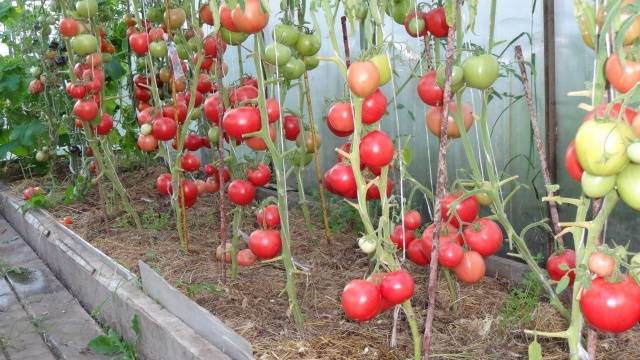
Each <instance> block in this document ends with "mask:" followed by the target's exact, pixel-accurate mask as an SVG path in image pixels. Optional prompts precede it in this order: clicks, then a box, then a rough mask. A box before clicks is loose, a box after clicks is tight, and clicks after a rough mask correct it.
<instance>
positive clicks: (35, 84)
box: [28, 79, 44, 95]
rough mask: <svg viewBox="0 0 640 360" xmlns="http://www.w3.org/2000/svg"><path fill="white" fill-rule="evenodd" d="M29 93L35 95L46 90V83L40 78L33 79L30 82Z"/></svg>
mask: <svg viewBox="0 0 640 360" xmlns="http://www.w3.org/2000/svg"><path fill="white" fill-rule="evenodd" d="M28 91H29V94H31V95H35V94H39V93H41V92H43V91H44V84H43V83H42V81H40V80H39V79H33V80H31V82H29V88H28Z"/></svg>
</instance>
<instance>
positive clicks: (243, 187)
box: [227, 180, 257, 255]
mask: <svg viewBox="0 0 640 360" xmlns="http://www.w3.org/2000/svg"><path fill="white" fill-rule="evenodd" d="M227 192H228V194H229V201H231V202H232V203H234V204H236V205H240V206H244V205H249V204H250V203H251V202H252V201H253V199H254V198H255V196H256V187H255V186H253V184H252V183H251V182H249V181H247V180H233V181H232V182H230V183H229V187H228V188H227ZM254 252H255V251H254ZM256 255H257V253H256Z"/></svg>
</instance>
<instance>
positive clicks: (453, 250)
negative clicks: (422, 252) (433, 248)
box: [438, 242, 464, 269]
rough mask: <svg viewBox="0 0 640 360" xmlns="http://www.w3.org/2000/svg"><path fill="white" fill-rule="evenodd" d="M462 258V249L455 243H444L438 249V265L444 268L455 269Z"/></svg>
mask: <svg viewBox="0 0 640 360" xmlns="http://www.w3.org/2000/svg"><path fill="white" fill-rule="evenodd" d="M463 258H464V249H463V248H462V246H460V244H458V243H456V242H445V243H442V244H440V248H439V249H438V264H440V266H444V267H446V268H450V269H452V268H455V267H456V266H458V265H459V264H460V262H462V259H463Z"/></svg>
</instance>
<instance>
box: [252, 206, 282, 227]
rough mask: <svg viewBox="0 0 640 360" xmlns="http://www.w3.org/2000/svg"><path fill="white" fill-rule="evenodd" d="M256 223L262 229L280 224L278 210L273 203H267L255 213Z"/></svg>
mask: <svg viewBox="0 0 640 360" xmlns="http://www.w3.org/2000/svg"><path fill="white" fill-rule="evenodd" d="M256 220H257V221H258V225H260V226H261V227H262V228H264V229H273V228H276V227H278V226H280V211H279V210H278V206H277V205H275V204H271V205H267V206H266V207H264V208H262V209H260V210H258V212H257V213H256Z"/></svg>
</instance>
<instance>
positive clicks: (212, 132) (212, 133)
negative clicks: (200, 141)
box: [207, 126, 220, 145]
mask: <svg viewBox="0 0 640 360" xmlns="http://www.w3.org/2000/svg"><path fill="white" fill-rule="evenodd" d="M207 136H209V142H210V143H211V145H217V144H218V139H219V138H220V128H219V127H217V126H212V127H211V128H209V131H208V132H207Z"/></svg>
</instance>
